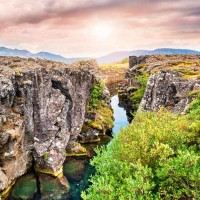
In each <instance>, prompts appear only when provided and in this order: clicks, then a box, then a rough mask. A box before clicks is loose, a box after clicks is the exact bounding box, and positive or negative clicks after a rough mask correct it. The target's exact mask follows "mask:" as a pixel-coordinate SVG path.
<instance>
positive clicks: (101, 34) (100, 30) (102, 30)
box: [92, 23, 113, 40]
mask: <svg viewBox="0 0 200 200" xmlns="http://www.w3.org/2000/svg"><path fill="white" fill-rule="evenodd" d="M112 32H113V29H112V26H111V25H110V24H107V23H96V24H95V25H94V26H92V34H93V36H94V37H95V38H96V39H97V40H106V39H108V38H109V37H110V36H111V35H112Z"/></svg>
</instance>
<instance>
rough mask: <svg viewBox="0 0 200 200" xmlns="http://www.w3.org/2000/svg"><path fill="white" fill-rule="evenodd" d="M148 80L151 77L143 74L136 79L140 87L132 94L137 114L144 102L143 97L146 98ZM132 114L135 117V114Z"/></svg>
mask: <svg viewBox="0 0 200 200" xmlns="http://www.w3.org/2000/svg"><path fill="white" fill-rule="evenodd" d="M148 78H149V76H148V75H147V74H142V75H140V76H138V77H137V78H136V80H137V82H138V83H139V85H140V87H139V89H138V90H136V91H135V92H133V93H132V94H131V101H132V105H133V110H134V111H135V112H136V111H137V109H138V107H139V104H140V102H141V100H142V97H143V96H144V92H145V89H146V85H147V81H148ZM132 114H133V116H134V115H135V113H132Z"/></svg>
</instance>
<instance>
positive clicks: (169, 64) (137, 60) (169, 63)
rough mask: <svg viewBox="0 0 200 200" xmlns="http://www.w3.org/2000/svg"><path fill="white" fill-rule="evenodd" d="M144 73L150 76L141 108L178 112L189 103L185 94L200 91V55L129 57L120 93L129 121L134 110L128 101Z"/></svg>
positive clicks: (121, 102)
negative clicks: (124, 81)
mask: <svg viewBox="0 0 200 200" xmlns="http://www.w3.org/2000/svg"><path fill="white" fill-rule="evenodd" d="M144 74H146V75H147V76H150V80H149V82H148V84H147V90H146V92H145V95H144V98H143V100H142V102H141V105H140V109H144V110H157V109H159V108H160V107H161V106H165V107H168V108H169V109H171V110H173V111H175V112H179V113H181V112H184V110H185V109H186V107H187V104H188V103H189V101H190V97H189V96H188V93H190V92H192V90H198V88H199V78H200V56H198V55H151V56H140V57H136V56H130V57H129V70H128V71H127V73H126V84H124V85H122V87H121V88H120V90H119V99H120V104H121V105H122V106H123V107H124V108H125V109H126V111H127V115H128V116H129V119H130V120H132V118H133V116H132V113H134V112H136V111H137V109H136V108H135V106H134V105H133V102H132V98H131V97H133V95H134V93H135V92H136V91H137V90H138V89H139V88H140V84H139V83H138V81H137V77H138V76H139V75H144Z"/></svg>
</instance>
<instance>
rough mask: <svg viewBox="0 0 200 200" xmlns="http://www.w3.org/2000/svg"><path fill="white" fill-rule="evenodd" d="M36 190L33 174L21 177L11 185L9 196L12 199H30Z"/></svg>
mask: <svg viewBox="0 0 200 200" xmlns="http://www.w3.org/2000/svg"><path fill="white" fill-rule="evenodd" d="M36 192H37V183H36V179H35V177H34V176H33V175H26V176H23V177H21V178H20V179H19V180H18V181H17V182H16V184H15V186H14V187H13V190H12V193H11V196H12V198H14V199H32V198H33V196H34V194H35V193H36Z"/></svg>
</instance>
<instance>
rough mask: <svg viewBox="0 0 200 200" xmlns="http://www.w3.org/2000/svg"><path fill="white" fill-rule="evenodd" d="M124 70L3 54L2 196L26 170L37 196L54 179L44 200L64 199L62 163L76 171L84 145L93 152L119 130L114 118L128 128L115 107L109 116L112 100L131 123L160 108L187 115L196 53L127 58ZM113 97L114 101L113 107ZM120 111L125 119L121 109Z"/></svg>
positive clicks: (197, 87) (197, 69) (198, 83)
mask: <svg viewBox="0 0 200 200" xmlns="http://www.w3.org/2000/svg"><path fill="white" fill-rule="evenodd" d="M125 65H126V64H125ZM127 65H129V67H128V66H127V68H126V67H124V65H123V68H122V69H119V68H116V69H111V68H110V67H109V66H106V67H104V68H103V69H100V68H99V66H98V65H97V63H96V62H95V61H93V60H91V61H80V62H76V63H73V64H70V65H67V64H63V63H59V62H53V61H47V60H41V59H33V58H18V57H0V193H1V198H2V199H6V198H8V196H9V193H10V191H11V188H12V186H13V185H14V184H15V182H16V180H17V179H18V178H20V177H21V176H22V175H24V174H26V173H27V172H28V171H30V170H31V173H33V174H31V175H30V176H28V177H26V178H25V179H26V181H28V182H29V181H30V180H31V181H33V184H34V187H36V189H37V193H38V191H39V193H43V194H44V193H45V192H44V191H45V189H44V188H45V187H46V186H44V185H45V184H47V183H49V184H51V183H52V182H53V184H54V182H55V181H56V184H57V185H60V186H61V188H63V189H62V190H60V189H57V190H56V189H55V191H54V193H53V194H52V191H51V192H49V193H48V192H46V193H45V195H43V197H42V198H41V199H63V198H67V196H68V193H69V190H70V186H69V182H68V181H69V180H68V179H66V177H65V176H64V172H63V166H64V169H68V167H69V168H70V166H71V163H73V166H74V164H75V166H76V165H77V162H78V161H77V159H75V160H74V158H77V157H80V158H82V157H85V156H86V157H89V158H91V157H92V156H93V155H92V156H91V155H88V149H87V147H88V146H90V145H88V144H95V145H94V146H92V150H93V149H94V148H95V147H96V144H99V143H101V142H102V143H103V140H104V139H103V138H104V137H105V136H106V137H107V136H108V135H109V136H112V135H117V134H118V132H119V130H120V128H121V126H120V128H118V127H117V124H113V121H114V120H119V123H121V122H122V123H123V125H122V127H123V126H128V121H127V119H125V121H120V119H119V118H120V113H115V111H116V110H115V109H114V113H113V110H112V108H114V107H115V106H116V105H115V103H116V102H117V104H119V105H120V106H121V107H123V108H125V110H126V113H127V116H128V120H129V122H132V120H133V119H134V117H135V115H136V113H138V112H141V111H142V112H143V111H158V110H160V109H162V108H165V109H167V110H168V111H170V112H174V113H179V114H185V113H186V112H187V109H188V106H189V104H190V103H191V102H192V100H193V99H194V98H195V97H196V95H197V94H199V91H200V79H199V78H200V77H199V74H200V56H197V55H196V56H194V55H151V56H140V57H136V56H130V58H129V64H128V63H127ZM103 79H104V80H106V85H107V87H108V89H109V90H110V91H109V90H108V89H107V87H106V85H105V84H103V83H102V82H103V81H102V80H103ZM110 93H111V94H112V95H113V96H114V97H113V98H112V102H111V96H110ZM116 94H117V95H118V96H115V95H116ZM118 97H119V99H118ZM110 104H111V105H112V104H113V105H112V108H111V105H110ZM117 109H118V110H119V111H118V112H122V114H123V117H126V116H125V114H124V113H123V112H124V111H123V109H122V110H120V109H119V108H117ZM113 114H114V117H115V118H116V119H114V117H113ZM117 118H118V119H117ZM114 122H115V123H117V122H116V121H114ZM133 123H134V121H133ZM113 125H115V126H114V129H113V133H112V128H113ZM116 130H117V131H116ZM114 137H115V136H114ZM108 141H110V139H108ZM84 162H85V161H83V160H81V161H80V162H79V163H84ZM65 163H66V165H65ZM77 168H82V164H81V165H79V164H78V167H77ZM70 170H71V168H70ZM73 170H74V169H73ZM68 172H69V171H67V172H65V173H67V174H68ZM79 173H80V172H77V174H79ZM77 174H74V175H73V176H74V177H73V176H72V175H71V174H70V175H69V177H70V178H69V179H74V178H75V179H76V177H77ZM33 177H34V178H33ZM31 181H30V182H31ZM34 193H36V191H35V190H34V191H33V194H34ZM32 199H33V197H32ZM36 199H37V198H36Z"/></svg>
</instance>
